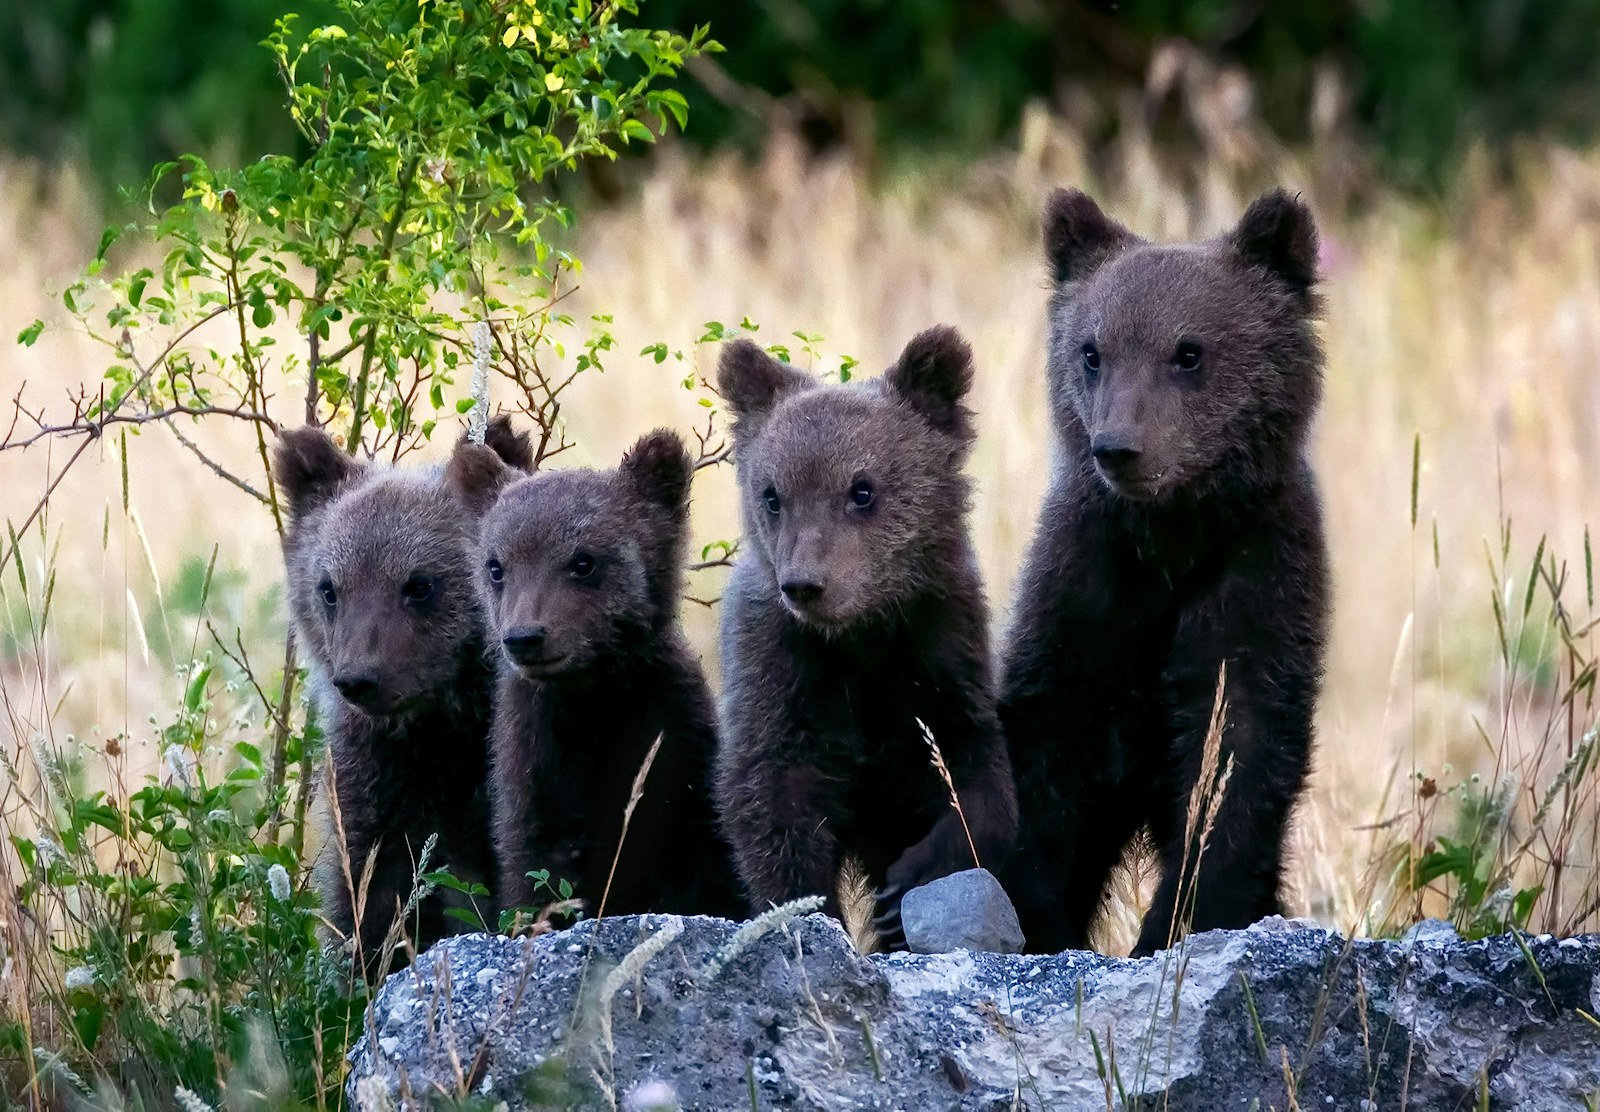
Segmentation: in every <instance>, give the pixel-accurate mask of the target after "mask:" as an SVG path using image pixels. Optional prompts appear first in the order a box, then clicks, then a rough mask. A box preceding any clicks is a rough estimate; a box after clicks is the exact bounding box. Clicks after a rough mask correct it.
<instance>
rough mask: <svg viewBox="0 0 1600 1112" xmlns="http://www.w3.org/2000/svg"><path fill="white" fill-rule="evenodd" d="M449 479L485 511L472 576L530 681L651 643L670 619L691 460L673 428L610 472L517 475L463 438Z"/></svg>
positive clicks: (509, 655)
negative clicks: (475, 568)
mask: <svg viewBox="0 0 1600 1112" xmlns="http://www.w3.org/2000/svg"><path fill="white" fill-rule="evenodd" d="M446 473H447V475H448V481H449V483H450V484H451V486H452V487H453V488H454V489H455V490H456V491H457V492H458V494H459V495H460V497H461V498H462V499H463V500H465V501H466V502H467V503H468V504H469V505H473V506H476V507H479V508H480V509H481V510H482V511H483V513H484V519H483V528H482V532H481V535H480V538H479V544H478V559H477V574H478V576H479V581H480V585H481V588H482V592H483V597H484V598H485V599H486V600H487V604H488V609H489V619H490V627H491V630H492V631H493V634H494V636H496V637H498V638H499V641H500V645H501V648H502V650H503V652H504V653H505V657H506V659H507V660H508V661H509V662H510V663H511V665H512V666H513V667H515V668H517V669H518V670H519V671H520V672H521V673H522V674H523V675H524V676H526V677H528V678H530V679H549V678H554V677H559V676H570V675H574V674H577V673H579V672H581V671H582V670H584V669H586V668H588V667H589V666H591V665H593V664H594V663H595V662H596V661H598V660H601V659H605V658H614V657H616V656H618V655H619V654H626V653H628V652H629V651H630V650H634V649H639V648H642V647H644V646H646V645H649V644H652V643H654V642H655V641H656V635H657V634H658V633H659V631H660V630H661V629H662V628H664V627H666V626H669V625H670V624H671V623H672V622H673V621H674V620H675V619H676V616H677V612H678V597H679V595H680V593H681V588H682V579H683V545H684V537H685V535H686V532H687V525H688V516H689V484H690V481H691V480H692V479H693V477H694V464H693V461H691V460H690V458H689V453H688V450H687V449H685V448H684V445H683V441H682V440H681V439H679V437H678V435H677V434H676V433H674V432H670V431H668V430H666V429H658V430H656V431H655V432H652V433H650V434H649V435H647V436H644V437H642V438H641V439H640V440H639V441H638V443H636V444H635V445H634V446H633V447H632V448H630V449H629V450H628V452H627V454H626V455H624V456H623V458H622V464H621V466H620V467H618V468H617V469H616V470H614V471H591V470H587V469H581V468H572V469H570V470H563V471H552V472H547V473H544V474H538V475H532V476H529V477H526V478H519V477H518V476H517V474H516V472H515V471H513V470H511V469H509V468H507V467H506V466H505V465H504V463H503V462H502V461H501V460H500V459H499V458H497V457H496V455H495V454H494V453H493V452H489V451H485V450H484V449H483V448H482V447H481V446H479V445H462V446H461V447H460V448H458V449H457V450H456V454H455V455H454V456H453V457H452V458H451V460H450V464H449V467H448V468H447V469H446Z"/></svg>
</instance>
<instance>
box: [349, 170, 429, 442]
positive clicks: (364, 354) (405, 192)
mask: <svg viewBox="0 0 1600 1112" xmlns="http://www.w3.org/2000/svg"><path fill="white" fill-rule="evenodd" d="M417 162H418V158H417V156H416V155H412V156H411V160H410V161H409V162H407V163H406V164H405V166H404V167H403V168H402V169H401V171H400V181H399V184H400V196H399V197H397V198H396V199H395V203H394V212H393V213H392V214H391V215H390V217H389V222H388V223H387V224H385V225H384V226H383V241H382V246H381V247H380V249H379V251H378V259H379V262H380V263H381V264H382V265H381V266H380V268H379V270H378V274H377V283H378V284H379V285H382V284H383V282H384V281H385V280H386V279H387V278H388V277H389V260H390V259H391V258H392V257H393V255H394V237H395V233H396V232H398V231H399V230H400V221H401V220H402V218H403V217H404V216H405V211H406V204H407V203H408V202H409V200H410V198H411V183H412V182H413V181H415V180H416V176H417ZM377 352H378V325H377V322H375V321H374V322H372V323H369V324H368V325H367V336H366V341H365V343H363V345H362V347H361V370H360V371H358V372H357V373H356V384H355V388H354V389H353V391H352V392H351V395H350V405H351V408H352V410H354V412H352V413H351V414H350V438H349V440H348V441H347V442H346V444H345V449H346V450H347V451H348V452H350V453H351V454H352V455H353V454H355V453H356V452H357V451H359V450H360V447H361V431H362V430H361V426H362V423H363V422H364V421H365V419H366V414H367V382H368V380H369V379H370V378H371V377H372V361H373V359H374V358H375V357H376V356H377Z"/></svg>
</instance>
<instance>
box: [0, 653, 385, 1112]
mask: <svg viewBox="0 0 1600 1112" xmlns="http://www.w3.org/2000/svg"><path fill="white" fill-rule="evenodd" d="M180 678H181V680H182V681H183V698H182V701H181V703H180V704H179V706H178V707H177V708H176V711H175V714H174V718H173V719H172V721H170V722H169V723H168V724H167V725H165V726H164V727H162V728H161V729H160V731H159V734H158V737H157V739H156V743H157V744H158V745H160V746H161V747H162V754H163V764H164V768H163V770H162V772H161V774H160V775H152V776H149V777H147V778H146V779H145V782H144V783H143V785H142V786H139V787H137V788H135V789H134V790H132V791H130V792H128V793H127V794H126V795H120V796H119V795H115V794H113V793H111V792H108V791H106V790H99V789H96V790H88V789H86V788H85V787H84V783H83V781H84V773H85V770H84V769H83V768H82V766H81V764H80V763H79V761H78V760H76V759H74V758H73V757H72V756H71V755H70V754H71V751H70V750H69V751H68V753H61V752H57V751H55V750H54V749H52V748H51V747H50V745H49V743H48V742H44V741H42V740H41V741H40V742H39V743H38V745H37V746H36V748H35V751H34V754H33V755H34V760H35V763H36V765H37V771H38V774H39V780H40V786H41V791H40V793H39V796H38V800H37V808H36V810H35V811H34V813H33V814H32V815H31V820H32V821H31V822H30V823H29V824H28V832H27V833H21V832H18V833H13V834H12V835H11V839H10V841H11V847H12V849H13V850H14V851H15V854H16V858H17V861H18V862H19V865H20V870H19V877H20V883H19V884H18V888H17V892H16V896H17V900H18V902H19V904H20V905H21V906H24V907H27V908H29V909H30V910H31V911H32V913H33V916H34V917H35V921H36V922H38V923H40V924H46V923H48V924H54V928H55V929H54V930H53V931H52V932H51V943H50V947H49V951H48V952H49V953H50V954H51V955H52V956H53V959H54V962H53V964H54V966H55V968H54V969H53V970H52V969H36V970H35V972H36V975H37V984H38V986H39V987H41V988H42V989H43V994H42V995H43V999H42V1001H39V1002H36V1007H37V1005H38V1003H44V1004H46V1005H48V1006H49V1007H50V1009H51V1010H53V1011H54V1012H55V1013H56V1014H57V1015H58V1016H59V1018H60V1021H61V1024H62V1034H63V1035H64V1036H65V1037H66V1038H67V1039H68V1045H67V1046H65V1047H62V1048H61V1051H60V1052H61V1053H62V1054H63V1057H64V1058H65V1059H67V1060H69V1061H73V1062H75V1063H77V1065H78V1067H79V1069H80V1071H86V1070H92V1065H91V1064H92V1063H96V1062H102V1063H109V1062H118V1061H128V1062H132V1063H136V1066H135V1067H133V1068H132V1069H130V1070H129V1071H128V1075H127V1076H126V1077H125V1078H124V1085H125V1087H126V1088H127V1089H128V1090H129V1092H130V1094H138V1095H139V1096H140V1097H141V1098H142V1099H144V1100H145V1101H146V1102H147V1103H151V1102H153V1103H154V1104H157V1105H159V1104H162V1103H165V1099H166V1097H167V1095H168V1094H170V1093H172V1092H173V1090H174V1088H175V1087H176V1086H179V1085H182V1086H184V1087H185V1088H188V1089H190V1090H192V1091H194V1092H197V1093H201V1094H215V1093H216V1092H217V1091H218V1088H219V1085H220V1083H221V1081H222V1079H223V1076H224V1071H225V1069H226V1065H227V1063H228V1062H230V1061H232V1060H234V1059H235V1058H244V1057H246V1055H245V1053H244V1052H245V1051H246V1049H247V1047H249V1045H250V1044H251V1042H252V1040H257V1041H259V1040H262V1039H263V1038H264V1037H266V1034H267V1033H270V1045H271V1047H272V1048H273V1051H274V1056H275V1057H276V1058H277V1070H276V1074H277V1076H278V1078H279V1080H280V1081H281V1082H282V1083H283V1084H286V1085H288V1086H289V1088H290V1089H292V1090H293V1091H295V1092H298V1093H300V1094H301V1095H303V1096H305V1097H306V1098H308V1099H316V1098H322V1099H326V1098H330V1097H334V1096H336V1092H335V1087H336V1085H337V1080H338V1078H339V1076H340V1071H341V1067H340V1060H339V1059H340V1055H341V1054H342V1048H343V1047H344V1046H345V1045H346V1044H347V1042H348V1039H349V1037H350V1036H351V1034H352V1033H353V1032H354V1031H355V1030H356V1029H357V1028H358V1026H359V1023H360V1019H361V1014H362V1008H363V1005H364V993H363V990H362V987H361V982H360V979H359V977H357V976H355V974H354V973H353V971H352V969H351V967H350V962H349V960H348V958H347V957H345V956H344V955H342V954H341V953H338V952H336V951H334V950H330V949H326V948H324V946H323V945H322V944H321V943H320V941H319V938H318V922H319V917H318V915H317V901H316V897H315V895H314V893H312V892H311V891H310V890H309V889H308V887H307V873H306V870H305V868H304V867H303V865H304V863H303V862H302V860H301V859H300V856H299V854H300V849H299V846H300V844H301V842H300V839H299V837H298V836H297V832H295V831H292V830H290V829H289V828H290V827H291V826H292V825H293V824H292V823H291V822H286V821H285V819H284V815H285V814H286V813H287V812H288V808H289V803H290V798H289V797H290V793H291V789H292V787H295V786H298V785H294V784H280V785H279V786H277V787H276V788H270V787H269V786H268V784H269V775H268V772H267V767H266V762H265V761H264V760H263V757H262V753H261V750H260V748H259V747H257V746H256V745H254V744H253V743H251V742H249V741H247V740H242V739H240V740H232V741H231V744H229V741H230V738H229V736H228V734H229V731H227V730H226V729H219V727H218V726H217V724H216V722H215V721H214V719H213V717H212V715H213V712H214V709H215V707H214V699H215V697H216V696H217V694H218V692H219V690H224V691H225V690H226V689H225V687H224V685H223V684H222V683H221V677H220V676H219V674H218V672H217V670H216V669H215V668H214V667H213V665H212V663H211V661H210V659H209V658H202V659H200V660H196V661H193V662H192V663H191V665H190V666H189V667H188V669H186V670H185V672H184V673H183V674H182V675H181V676H180ZM298 740H299V741H300V742H301V743H303V742H304V740H305V739H304V737H303V736H302V737H301V738H300V739H298ZM70 744H71V742H70V739H69V745H70ZM126 744H127V739H126V738H124V737H119V738H117V739H115V740H114V741H113V742H112V743H110V744H108V745H107V746H106V747H105V752H106V754H107V758H106V759H107V763H108V765H111V766H112V769H111V771H112V772H113V775H112V776H111V777H109V779H110V780H111V782H113V783H115V782H118V780H119V779H120V775H118V774H116V769H117V768H118V767H119V766H118V765H117V762H116V756H119V755H120V754H121V752H122V749H123V748H124V747H125V745H126ZM300 748H301V746H297V747H296V749H297V753H298V751H299V749H300ZM224 750H225V751H226V757H225V758H224V759H221V760H218V759H217V758H215V757H214V756H213V757H211V758H210V759H208V754H216V753H218V752H220V751H224ZM208 765H209V766H214V767H225V768H226V772H224V773H222V774H220V775H213V774H212V773H211V772H210V771H208ZM9 771H11V772H12V774H13V777H15V775H16V772H17V770H15V769H11V770H9ZM8 818H12V819H14V818H16V816H15V815H12V816H8ZM42 956H43V955H40V954H36V955H35V956H34V960H35V961H36V962H37V961H38V960H39V959H40V958H41V957H42ZM35 1034H36V1035H37V1034H39V1032H37V1031H36V1032H35Z"/></svg>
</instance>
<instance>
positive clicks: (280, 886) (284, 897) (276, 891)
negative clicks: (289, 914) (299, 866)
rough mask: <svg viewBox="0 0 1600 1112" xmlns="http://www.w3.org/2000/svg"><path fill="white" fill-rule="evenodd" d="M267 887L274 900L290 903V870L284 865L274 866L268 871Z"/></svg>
mask: <svg viewBox="0 0 1600 1112" xmlns="http://www.w3.org/2000/svg"><path fill="white" fill-rule="evenodd" d="M267 887H268V888H269V889H271V891H272V898H273V899H275V900H277V901H278V902H279V903H288V902H289V870H288V869H285V868H284V867H283V866H282V865H273V866H272V867H271V868H270V869H268V870H267Z"/></svg>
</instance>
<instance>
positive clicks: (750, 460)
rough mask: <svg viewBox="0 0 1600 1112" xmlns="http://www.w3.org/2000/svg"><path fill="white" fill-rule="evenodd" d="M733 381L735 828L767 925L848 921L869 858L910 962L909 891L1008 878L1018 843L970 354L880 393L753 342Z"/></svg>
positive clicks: (733, 360)
mask: <svg viewBox="0 0 1600 1112" xmlns="http://www.w3.org/2000/svg"><path fill="white" fill-rule="evenodd" d="M717 381H718V388H719V390H720V391H721V393H722V396H723V397H724V399H726V401H727V404H728V406H729V407H730V408H731V410H732V411H733V415H734V418H735V422H734V426H733V436H734V451H735V461H736V464H737V468H738V485H739V497H740V503H741V506H742V511H743V521H744V537H745V541H744V547H743V549H742V550H741V553H740V558H739V561H738V564H737V565H736V567H735V569H734V572H733V576H732V578H731V580H730V581H729V584H728V588H727V591H726V592H725V594H724V596H723V600H722V659H723V668H724V673H725V682H726V692H725V699H724V704H723V731H724V739H723V749H722V754H721V758H720V762H719V770H718V781H717V789H718V804H719V806H720V809H721V811H722V816H723V825H724V830H725V831H726V832H727V834H728V839H729V841H730V842H732V844H733V847H734V855H735V859H736V861H737V863H738V868H739V875H740V877H741V878H742V879H743V881H744V884H745V889H746V892H747V894H748V896H749V898H750V901H751V904H752V906H753V907H754V908H755V909H756V910H762V909H764V908H765V907H766V906H767V905H769V904H771V903H777V902H782V901H787V900H792V899H795V898H798V897H801V896H808V895H821V896H824V897H826V898H827V900H828V908H829V910H830V912H831V913H832V914H834V915H838V914H839V912H840V907H839V900H838V893H837V886H838V881H839V874H840V869H841V867H842V866H843V865H844V864H845V862H846V860H847V858H852V857H853V858H855V859H856V860H857V861H858V862H859V863H860V865H861V866H862V867H863V868H864V870H865V872H866V874H867V877H868V879H869V881H870V882H871V883H872V884H873V886H874V887H875V888H878V911H879V920H878V921H879V927H880V937H881V939H882V940H883V941H884V942H886V943H887V944H889V945H891V946H893V945H896V944H898V943H899V942H900V938H899V906H900V897H901V895H902V894H903V893H905V892H906V891H908V890H909V889H911V888H913V887H916V886H917V885H919V884H923V883H925V882H927V881H930V880H934V879H937V878H938V877H941V876H945V875H948V874H949V873H952V872H957V871H959V870H961V869H968V868H971V867H972V866H973V857H974V849H976V855H977V857H978V859H979V861H980V862H981V863H982V864H983V865H984V866H986V867H990V868H997V867H998V866H999V864H1000V862H1001V861H1002V860H1003V859H1004V857H1005V855H1006V853H1007V852H1008V851H1009V849H1010V848H1011V840H1012V838H1013V836H1014V833H1015V830H1016V822H1017V809H1016V798H1015V794H1014V792H1013V789H1012V783H1011V768H1010V765H1009V764H1008V762H1007V760H1006V750H1005V744H1004V741H1003V740H1002V738H1001V734H1000V728H999V722H998V721H997V719H996V717H995V707H994V696H993V692H992V687H991V673H990V661H989V640H988V614H987V610H986V607H985V603H984V598H983V588H982V585H981V583H980V581H979V577H978V569H977V564H976V560H975V558H974V555H973V550H972V544H971V541H970V539H969V538H968V535H967V526H966V512H967V504H968V499H969V488H968V481H967V479H966V477H965V476H964V475H963V474H962V470H961V468H962V465H963V463H964V462H965V460H966V457H967V453H968V451H969V449H970V448H971V446H972V442H973V439H974V436H975V433H974V430H973V419H972V414H971V412H970V411H969V410H968V409H967V408H966V406H965V405H964V404H963V402H962V399H963V398H964V397H965V396H966V393H967V390H968V388H969V386H970V385H971V382H972V352H971V350H970V349H969V348H968V347H967V345H966V343H965V342H964V341H963V340H962V339H961V336H960V334H959V333H957V332H956V331H955V330H954V329H951V328H934V329H930V330H928V331H926V332H923V333H922V334H921V335H919V336H917V337H916V338H915V339H913V340H912V341H911V343H910V344H908V345H907V346H906V349H905V351H904V352H903V353H902V354H901V356H900V359H899V361H898V362H896V363H895V364H894V366H892V367H890V368H889V370H888V371H887V372H886V373H885V374H884V375H883V376H882V377H881V378H878V379H875V380H871V381H861V382H852V383H849V384H846V385H842V386H824V385H823V384H822V383H820V382H819V381H817V380H816V379H814V378H812V377H811V376H810V375H807V374H804V373H803V372H801V371H799V370H796V369H794V368H792V367H790V366H788V365H787V364H784V363H780V362H778V361H777V360H776V359H774V358H772V357H771V356H770V355H768V354H767V353H766V352H764V351H762V350H761V348H759V347H757V346H756V345H755V344H753V343H750V342H749V341H745V340H740V341H737V342H735V343H733V344H730V345H729V346H728V347H727V348H726V349H725V350H724V351H723V354H722V360H721V366H720V368H719V372H718V380H717ZM919 723H920V724H919ZM921 724H925V725H926V727H927V730H928V731H929V732H930V733H931V734H932V735H933V738H934V739H935V740H936V742H937V744H938V746H939V748H940V750H941V751H942V753H943V757H944V761H945V762H946V764H947V765H948V767H949V771H950V774H951V776H952V778H953V779H954V782H955V786H956V789H957V791H958V794H959V796H960V800H961V807H962V812H963V813H964V814H965V818H966V828H970V832H971V839H970V842H969V839H968V833H967V829H966V828H964V827H963V822H962V817H961V815H960V814H958V813H957V812H956V811H955V809H954V808H952V806H951V803H950V797H949V789H948V788H946V786H945V784H944V782H943V781H942V780H941V779H940V777H939V775H938V773H937V772H936V771H935V769H934V767H933V764H932V762H931V756H932V754H931V751H930V747H929V745H928V742H927V740H926V738H925V736H924V733H923V729H922V725H921Z"/></svg>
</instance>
